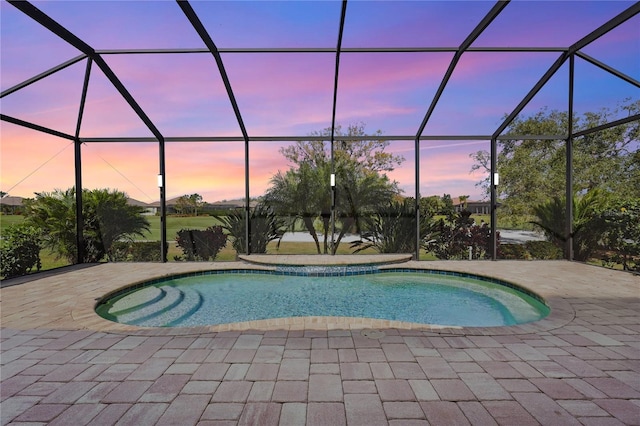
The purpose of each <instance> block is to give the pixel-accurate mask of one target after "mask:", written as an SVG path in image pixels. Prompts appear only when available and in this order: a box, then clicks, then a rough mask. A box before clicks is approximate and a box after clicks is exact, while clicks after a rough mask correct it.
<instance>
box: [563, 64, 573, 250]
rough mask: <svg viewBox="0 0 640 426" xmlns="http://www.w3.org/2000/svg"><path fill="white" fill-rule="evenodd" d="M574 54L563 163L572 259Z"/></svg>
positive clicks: (569, 248)
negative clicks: (567, 134)
mask: <svg viewBox="0 0 640 426" xmlns="http://www.w3.org/2000/svg"><path fill="white" fill-rule="evenodd" d="M574 73H575V55H571V57H569V96H568V99H569V102H568V103H569V105H568V106H567V108H568V113H567V115H568V117H567V133H569V137H568V138H567V140H566V152H565V154H566V160H565V161H566V163H565V173H566V180H565V190H566V192H565V203H566V204H565V206H566V207H565V235H566V236H567V241H566V247H565V255H566V258H567V260H573V83H574V79H575V74H574Z"/></svg>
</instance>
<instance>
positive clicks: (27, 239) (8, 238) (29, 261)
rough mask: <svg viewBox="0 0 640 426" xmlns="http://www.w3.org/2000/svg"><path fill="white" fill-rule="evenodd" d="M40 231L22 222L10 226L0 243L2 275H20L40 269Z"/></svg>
mask: <svg viewBox="0 0 640 426" xmlns="http://www.w3.org/2000/svg"><path fill="white" fill-rule="evenodd" d="M41 248H42V247H41V234H40V231H39V230H38V229H36V228H34V227H32V226H28V225H24V224H20V225H14V226H10V227H8V228H7V229H6V230H5V231H4V232H3V235H2V245H0V275H2V276H3V277H4V278H12V277H19V276H21V275H26V274H28V273H29V272H31V271H32V270H33V268H34V267H35V268H36V270H38V271H39V270H40V268H41V267H42V264H41V262H40V250H41Z"/></svg>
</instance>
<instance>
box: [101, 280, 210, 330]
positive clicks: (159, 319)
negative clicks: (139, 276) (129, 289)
mask: <svg viewBox="0 0 640 426" xmlns="http://www.w3.org/2000/svg"><path fill="white" fill-rule="evenodd" d="M149 288H150V289H151V288H156V287H149ZM156 289H157V291H155V290H149V291H145V290H146V289H142V290H141V291H143V294H142V295H137V294H136V293H133V294H132V295H131V296H127V297H124V298H122V299H120V300H118V302H116V303H118V306H117V308H116V304H114V306H113V307H112V308H111V309H110V310H109V314H111V315H114V317H115V320H116V321H118V322H122V323H125V324H133V325H140V326H149V327H162V326H168V325H172V324H173V323H174V322H176V321H179V320H181V319H183V318H184V317H186V316H188V315H191V314H192V313H193V312H195V311H197V310H198V309H199V308H200V306H201V305H202V296H201V295H200V293H199V292H197V291H195V290H191V289H188V288H185V289H178V288H176V287H171V286H162V287H159V288H156ZM119 302H121V303H119ZM114 308H116V309H118V310H114Z"/></svg>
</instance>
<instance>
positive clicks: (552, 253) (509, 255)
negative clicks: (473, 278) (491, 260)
mask: <svg viewBox="0 0 640 426" xmlns="http://www.w3.org/2000/svg"><path fill="white" fill-rule="evenodd" d="M499 257H500V259H526V260H532V259H537V260H556V259H562V250H561V249H560V248H558V247H557V246H556V245H555V244H553V243H552V242H550V241H527V242H525V243H523V244H501V245H500V256H499Z"/></svg>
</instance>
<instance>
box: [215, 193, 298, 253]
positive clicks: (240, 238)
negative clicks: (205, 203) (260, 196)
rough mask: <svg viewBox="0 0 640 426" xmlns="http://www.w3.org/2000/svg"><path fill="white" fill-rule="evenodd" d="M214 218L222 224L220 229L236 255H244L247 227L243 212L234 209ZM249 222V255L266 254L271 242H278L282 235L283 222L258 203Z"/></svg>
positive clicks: (271, 211) (266, 207) (284, 223)
mask: <svg viewBox="0 0 640 426" xmlns="http://www.w3.org/2000/svg"><path fill="white" fill-rule="evenodd" d="M215 217H216V219H217V220H219V221H220V222H221V223H222V225H221V226H222V228H223V229H224V230H226V231H227V232H228V234H229V235H230V236H231V238H232V242H231V244H232V247H233V249H234V250H235V251H236V253H237V254H240V253H245V252H246V241H247V235H246V229H247V226H246V221H245V213H244V211H243V210H241V209H236V210H234V211H232V212H230V213H229V214H226V215H224V216H223V215H217V216H215ZM249 220H250V222H251V225H250V231H251V245H250V251H251V253H266V252H267V245H268V244H269V243H270V242H271V241H276V240H280V239H281V238H282V235H284V230H285V229H286V222H285V220H284V219H283V218H282V217H280V216H278V215H276V213H275V212H274V211H273V210H272V209H271V208H270V207H269V206H267V205H265V204H263V203H258V204H257V205H256V206H255V207H254V208H253V209H251V213H250V216H249Z"/></svg>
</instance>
